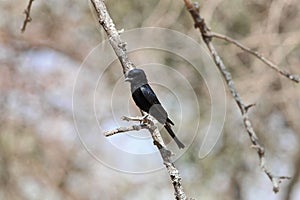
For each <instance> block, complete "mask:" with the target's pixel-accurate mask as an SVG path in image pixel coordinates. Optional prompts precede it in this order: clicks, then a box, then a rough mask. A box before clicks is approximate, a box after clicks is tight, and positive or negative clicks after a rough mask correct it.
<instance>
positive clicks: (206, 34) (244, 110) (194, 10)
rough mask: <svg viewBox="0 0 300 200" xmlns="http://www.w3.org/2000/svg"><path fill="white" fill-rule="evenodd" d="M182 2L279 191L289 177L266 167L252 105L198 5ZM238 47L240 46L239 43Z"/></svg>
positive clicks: (261, 160) (253, 144) (186, 1)
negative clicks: (244, 98)
mask: <svg viewBox="0 0 300 200" xmlns="http://www.w3.org/2000/svg"><path fill="white" fill-rule="evenodd" d="M184 3H185V5H186V8H187V9H188V11H189V12H190V14H191V16H192V17H193V19H194V22H195V28H198V29H199V31H200V33H201V35H202V39H203V41H204V42H205V44H206V46H207V48H208V50H209V52H210V54H211V56H212V58H213V60H214V62H215V64H216V65H217V67H218V68H219V70H220V72H221V74H222V75H223V77H224V79H225V81H226V84H227V87H228V89H229V91H230V93H231V95H232V97H233V99H234V100H235V102H236V103H237V105H238V107H239V109H240V111H241V114H242V117H243V124H244V127H245V129H246V131H247V133H248V135H249V137H250V140H251V143H252V147H253V148H254V149H255V150H256V152H257V155H258V157H259V165H260V167H261V169H262V170H263V171H264V172H265V174H266V175H267V176H268V177H269V179H270V180H271V182H272V185H273V191H274V192H275V193H277V192H278V191H279V184H280V183H281V181H282V180H284V179H289V178H290V177H287V176H276V175H274V174H273V173H272V172H271V171H270V170H269V169H268V168H267V166H266V161H265V149H264V147H263V146H262V145H261V144H260V142H259V139H258V137H257V135H256V133H255V131H254V129H253V127H252V124H251V121H250V119H249V117H248V108H249V107H251V106H252V105H250V106H246V105H245V104H244V103H243V101H242V99H241V97H240V95H239V93H238V91H237V90H236V88H235V85H234V82H233V80H232V76H231V73H230V72H229V71H228V70H227V68H226V66H225V65H224V63H223V61H222V59H221V58H220V56H219V55H218V53H217V51H216V49H215V48H214V46H213V44H212V42H211V41H212V38H213V35H214V34H213V33H212V32H211V30H210V28H209V27H208V26H207V25H206V23H205V21H204V19H203V18H202V17H201V16H200V12H199V5H198V4H196V3H195V4H193V3H192V2H191V1H190V0H184ZM215 36H216V34H215ZM223 39H225V38H223ZM226 39H228V38H226ZM236 44H237V43H236ZM239 47H241V45H240V46H239ZM254 55H255V53H254ZM258 57H260V56H259V55H258ZM273 69H274V68H273ZM275 69H277V68H276V67H275ZM279 72H280V71H279ZM288 78H290V77H288ZM290 79H291V80H294V79H293V78H290ZM295 80H297V79H295ZM295 80H294V81H295ZM296 82H297V81H296Z"/></svg>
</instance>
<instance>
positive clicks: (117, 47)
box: [91, 0, 187, 200]
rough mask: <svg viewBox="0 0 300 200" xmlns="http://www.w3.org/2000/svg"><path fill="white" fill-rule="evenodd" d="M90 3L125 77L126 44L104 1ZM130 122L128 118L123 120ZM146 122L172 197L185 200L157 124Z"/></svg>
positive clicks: (127, 63)
mask: <svg viewBox="0 0 300 200" xmlns="http://www.w3.org/2000/svg"><path fill="white" fill-rule="evenodd" d="M91 3H92V4H93V6H94V8H95V10H96V12H97V16H98V20H99V23H100V25H101V26H102V27H103V28H104V30H105V32H106V34H107V37H108V40H109V42H110V44H111V46H112V47H113V49H114V51H115V53H116V55H117V56H118V58H119V60H120V62H121V65H122V68H123V73H124V75H125V76H126V74H127V72H128V71H129V70H130V69H133V68H135V66H134V64H133V63H132V62H131V61H130V60H129V58H128V54H127V51H126V43H125V42H122V40H121V38H120V35H119V32H118V31H117V29H116V28H115V25H114V23H113V20H112V19H111V17H110V15H109V13H108V11H107V9H106V6H105V4H104V0H91ZM123 119H125V120H126V119H127V120H130V118H128V117H127V118H123ZM144 120H145V121H147V123H145V124H144V125H146V126H147V129H148V130H149V131H150V133H151V136H152V138H153V141H154V144H155V145H156V146H157V148H158V150H159V152H160V154H161V157H162V159H163V161H164V165H165V167H166V169H167V171H168V173H169V176H170V179H171V181H172V184H173V187H174V191H175V192H174V195H175V198H176V199H177V200H186V199H187V198H186V196H185V193H184V191H183V187H182V184H181V177H180V174H179V171H178V170H177V169H176V167H175V166H174V164H173V162H172V161H171V155H172V153H171V152H170V151H169V150H168V149H167V148H166V145H165V144H164V142H163V140H162V137H161V135H160V132H159V130H158V128H157V126H156V125H155V124H157V121H156V120H155V119H154V118H153V117H151V116H147V117H146V118H143V121H144ZM131 129H133V127H131V128H130V127H129V130H131ZM123 130H124V129H119V130H116V131H113V132H110V133H109V134H114V133H118V132H122V131H123ZM123 132H124V131H123Z"/></svg>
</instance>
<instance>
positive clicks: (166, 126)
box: [164, 123, 185, 149]
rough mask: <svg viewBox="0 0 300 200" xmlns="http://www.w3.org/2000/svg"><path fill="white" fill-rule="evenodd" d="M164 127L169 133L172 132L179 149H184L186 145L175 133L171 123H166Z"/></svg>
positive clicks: (171, 134)
mask: <svg viewBox="0 0 300 200" xmlns="http://www.w3.org/2000/svg"><path fill="white" fill-rule="evenodd" d="M164 127H165V128H166V129H167V131H168V133H169V134H170V136H171V137H172V138H173V139H174V141H175V142H176V144H177V146H178V148H179V149H183V148H184V147H185V146H184V144H183V143H182V142H180V140H179V139H178V138H177V137H176V135H175V133H174V132H173V130H172V128H171V126H170V124H168V123H166V124H165V125H164Z"/></svg>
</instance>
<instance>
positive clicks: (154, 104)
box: [125, 69, 184, 149]
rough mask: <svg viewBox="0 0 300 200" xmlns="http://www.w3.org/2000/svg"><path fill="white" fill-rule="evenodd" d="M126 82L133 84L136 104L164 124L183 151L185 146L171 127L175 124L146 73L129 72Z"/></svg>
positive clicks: (138, 71)
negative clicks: (149, 82) (151, 85)
mask: <svg viewBox="0 0 300 200" xmlns="http://www.w3.org/2000/svg"><path fill="white" fill-rule="evenodd" d="M125 81H128V82H130V83H131V93H132V98H133V100H134V102H135V104H136V105H137V106H138V107H139V108H140V109H141V110H143V111H145V112H147V113H148V114H150V115H152V116H153V117H154V118H155V119H156V120H157V121H159V122H160V123H161V124H163V125H164V127H165V128H166V129H167V131H168V133H169V134H170V136H171V137H172V138H173V139H174V140H175V142H176V144H177V146H178V147H179V148H180V149H183V148H184V144H182V142H180V141H179V139H178V138H177V137H176V135H175V133H174V132H173V130H172V128H171V125H174V123H173V122H172V121H171V120H170V119H169V118H168V113H167V112H166V110H165V109H164V108H163V107H162V105H161V103H160V102H159V100H158V99H157V96H156V94H155V93H154V92H153V90H152V88H151V87H150V85H149V84H148V80H147V77H146V74H145V72H144V71H143V70H142V69H132V70H130V71H129V72H128V74H127V77H126V79H125Z"/></svg>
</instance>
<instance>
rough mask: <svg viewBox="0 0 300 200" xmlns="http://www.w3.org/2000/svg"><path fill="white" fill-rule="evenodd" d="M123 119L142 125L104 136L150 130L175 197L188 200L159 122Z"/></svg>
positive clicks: (145, 118)
mask: <svg viewBox="0 0 300 200" xmlns="http://www.w3.org/2000/svg"><path fill="white" fill-rule="evenodd" d="M122 119H123V120H125V121H139V122H142V123H141V124H139V125H133V126H130V127H120V128H117V129H115V130H111V131H106V132H105V133H104V135H105V136H106V137H109V136H112V135H115V134H117V133H124V132H128V131H139V130H141V129H147V130H149V132H150V133H151V136H152V139H153V143H154V145H156V147H157V148H158V150H159V152H160V155H161V157H162V159H163V161H164V165H165V167H166V169H167V171H168V173H169V176H170V178H171V181H172V185H173V187H174V190H175V193H174V195H175V197H176V199H177V200H186V199H187V197H186V195H185V193H184V191H183V186H182V183H181V177H180V174H179V171H178V170H177V168H176V167H175V165H174V163H173V162H172V161H171V156H172V155H173V153H172V152H171V151H170V150H168V149H167V147H166V145H165V143H164V141H163V139H162V137H161V134H160V132H159V130H158V128H157V126H156V124H157V123H158V122H157V120H156V119H155V118H153V117H152V116H151V115H146V117H126V116H124V117H122Z"/></svg>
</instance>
